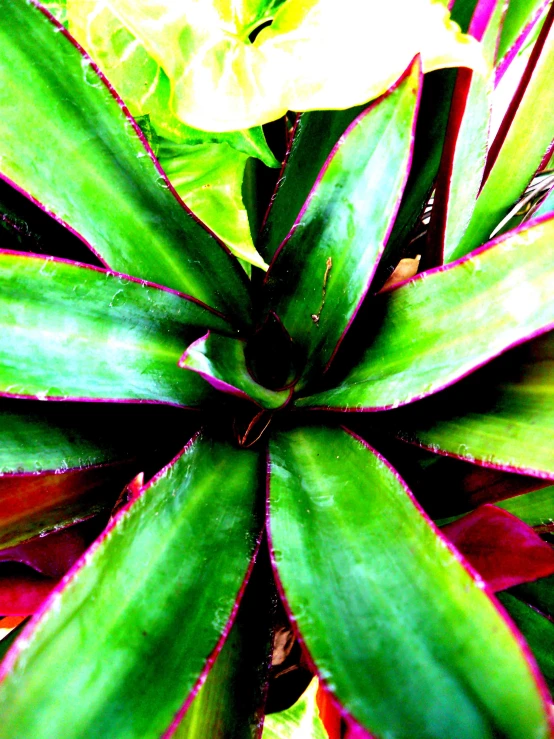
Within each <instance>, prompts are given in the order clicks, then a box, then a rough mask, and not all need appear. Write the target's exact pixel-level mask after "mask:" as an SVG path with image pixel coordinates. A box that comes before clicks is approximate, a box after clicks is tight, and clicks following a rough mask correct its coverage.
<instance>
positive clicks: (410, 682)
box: [269, 427, 550, 739]
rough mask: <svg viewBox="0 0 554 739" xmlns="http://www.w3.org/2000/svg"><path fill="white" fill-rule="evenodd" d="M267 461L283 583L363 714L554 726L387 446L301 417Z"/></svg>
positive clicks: (430, 731)
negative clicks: (379, 448)
mask: <svg viewBox="0 0 554 739" xmlns="http://www.w3.org/2000/svg"><path fill="white" fill-rule="evenodd" d="M330 450H332V453H330ZM269 471H270V482H269V486H270V531H271V540H272V547H273V555H274V559H275V566H276V570H277V573H278V576H279V579H280V582H281V586H282V589H283V592H284V594H285V597H286V600H287V602H288V606H289V608H290V611H291V613H292V616H293V618H294V620H295V623H296V626H297V628H298V630H299V632H300V634H301V636H302V638H303V640H304V642H305V645H306V647H307V649H308V651H309V653H310V655H311V657H312V658H313V660H314V662H315V664H316V666H317V668H318V670H319V673H320V675H321V677H322V679H324V680H325V683H326V685H327V687H328V688H329V689H330V690H331V692H332V693H333V694H334V695H335V696H336V698H337V699H338V700H339V701H340V702H341V704H342V705H343V706H344V708H345V709H346V710H347V711H348V712H349V713H350V714H351V715H352V716H353V717H354V718H355V719H356V721H358V722H359V723H361V724H362V725H363V726H364V727H365V728H366V729H368V730H369V731H371V732H373V733H376V734H377V735H381V736H386V737H390V739H400V738H402V739H413V737H415V736H417V737H419V738H420V739H425V738H427V737H433V738H436V737H454V736H460V737H462V736H463V737H464V739H477V738H479V739H485V738H486V739H491V738H492V737H493V736H503V737H506V739H515V738H516V737H517V738H518V739H529V737H531V736H533V737H545V738H546V737H548V736H550V733H549V728H548V714H547V706H546V704H545V702H544V696H543V695H541V692H540V689H541V687H542V685H541V684H540V683H539V684H537V682H536V675H534V674H533V667H532V665H531V664H529V663H528V661H527V659H526V657H525V655H524V653H523V651H522V645H521V643H520V642H519V641H518V638H517V636H516V635H515V634H514V633H513V631H512V629H511V628H510V626H509V625H508V623H507V622H506V621H504V619H503V618H502V615H501V614H500V613H499V612H498V610H497V608H496V607H495V604H494V601H493V600H492V599H491V598H490V597H489V596H488V595H487V594H486V593H485V592H483V589H482V586H483V584H482V582H479V581H476V580H474V579H473V577H472V575H471V574H470V573H469V572H468V571H467V570H466V569H465V567H464V566H463V564H462V563H461V562H460V561H459V559H458V558H457V557H456V555H455V553H454V552H453V551H452V550H451V549H450V548H449V547H448V545H447V544H446V543H445V541H444V540H443V539H442V538H440V535H439V534H438V532H437V531H436V530H435V529H433V528H432V527H431V526H430V524H429V522H428V520H426V519H425V517H424V515H423V514H422V512H421V510H420V509H418V508H417V506H416V505H415V504H414V501H413V499H412V498H411V495H410V493H409V491H408V490H407V489H406V487H405V486H404V485H403V483H402V481H401V480H400V478H399V477H398V476H397V475H396V474H395V472H394V471H393V470H392V468H391V467H390V466H389V465H388V464H387V463H386V462H385V461H384V460H383V458H382V457H380V456H379V455H377V453H375V452H374V451H373V450H372V449H371V448H369V447H367V445H365V444H364V443H363V442H362V441H361V440H360V439H359V438H358V437H355V436H353V435H351V434H350V433H345V432H344V431H341V430H337V429H325V428H320V427H311V428H298V429H296V430H294V431H290V432H288V433H279V434H277V435H275V436H273V437H272V439H271V442H270V470H269ZM337 624H340V628H337ZM384 634H386V637H384Z"/></svg>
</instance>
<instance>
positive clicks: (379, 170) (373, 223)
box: [266, 60, 421, 384]
mask: <svg viewBox="0 0 554 739" xmlns="http://www.w3.org/2000/svg"><path fill="white" fill-rule="evenodd" d="M420 84H421V71H420V65H419V60H415V61H414V63H413V64H412V65H410V67H409V68H408V70H407V71H406V72H405V74H404V75H403V76H402V77H401V78H400V80H399V81H398V83H397V84H396V85H395V86H394V87H393V88H392V89H391V90H390V91H389V92H388V93H387V95H385V96H384V97H383V98H381V99H379V100H378V101H377V102H376V103H375V104H374V105H372V106H370V107H369V108H368V109H366V110H365V111H364V112H363V113H361V114H360V115H359V116H358V118H356V119H355V120H354V122H353V123H352V124H351V125H350V127H349V128H348V129H347V131H346V132H345V134H344V135H343V136H342V137H341V138H340V139H339V141H338V143H337V145H336V146H335V147H334V149H333V150H332V152H331V154H330V156H329V158H328V160H327V162H326V163H325V165H324V167H323V169H322V170H321V172H320V174H319V176H318V178H317V181H316V183H315V185H314V187H313V189H312V191H311V193H310V195H309V196H308V199H307V200H306V202H305V204H304V206H303V208H302V210H301V212H300V213H299V215H298V217H297V219H296V221H295V223H294V225H293V227H292V229H291V231H290V233H289V235H288V236H287V238H286V239H285V240H284V242H283V243H282V245H281V247H280V248H279V250H278V251H277V252H276V254H275V256H274V259H273V261H272V263H271V266H270V269H269V272H268V274H267V276H266V287H267V299H266V300H267V307H268V309H270V310H273V311H274V312H275V313H276V314H277V315H278V317H279V318H280V320H281V321H282V323H283V325H284V327H285V329H286V330H287V331H288V333H289V334H290V336H291V338H292V339H293V341H294V342H295V344H296V346H297V347H298V350H299V353H300V357H299V362H300V363H301V367H302V369H301V373H302V378H301V382H303V383H304V384H305V383H306V381H307V380H309V379H310V378H312V377H313V375H314V373H318V372H321V370H322V369H323V368H324V367H325V366H326V365H328V364H329V362H330V361H331V359H332V357H333V355H334V353H335V351H336V348H337V346H338V344H339V343H340V341H341V340H342V337H343V335H344V333H345V331H346V329H347V328H348V326H349V325H350V323H351V321H352V320H353V318H354V316H355V314H356V312H357V310H358V308H359V306H360V304H361V301H362V300H363V298H364V296H365V294H366V292H367V290H368V287H369V284H370V282H371V278H372V277H373V274H374V273H375V269H376V264H377V261H378V259H379V256H380V254H381V253H382V250H383V248H384V245H385V243H386V240H387V237H388V234H389V233H390V228H391V221H392V220H393V218H394V215H395V213H396V211H397V208H398V203H399V200H400V197H401V195H402V191H403V187H404V185H405V183H406V178H407V172H408V170H409V165H410V156H411V147H412V140H413V126H414V120H415V115H416V110H417V103H418V98H419V89H420ZM362 152H364V153H363V154H362Z"/></svg>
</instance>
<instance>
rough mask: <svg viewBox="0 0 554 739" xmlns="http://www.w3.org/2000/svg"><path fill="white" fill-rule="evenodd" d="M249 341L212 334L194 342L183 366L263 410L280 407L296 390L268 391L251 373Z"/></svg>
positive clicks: (213, 385) (219, 388)
mask: <svg viewBox="0 0 554 739" xmlns="http://www.w3.org/2000/svg"><path fill="white" fill-rule="evenodd" d="M245 347H246V345H245V342H244V341H241V340H240V339H233V338H229V337H226V336H220V335H218V334H216V333H213V334H212V333H208V334H206V336H202V337H201V338H200V339H197V340H196V341H195V342H193V343H192V344H191V345H190V346H189V347H188V349H187V350H186V352H185V353H184V354H183V356H182V357H181V359H180V360H179V367H183V369H187V370H191V371H192V372H196V373H197V374H199V375H200V377H203V378H204V379H205V380H206V382H208V383H209V384H210V385H211V386H212V387H214V388H215V389H216V390H220V391H222V392H224V393H230V394H231V395H235V396H237V397H239V398H243V399H245V400H252V401H254V402H255V403H257V404H258V405H260V406H262V407H263V408H273V409H274V408H280V407H281V406H283V405H285V404H286V403H287V401H288V400H289V398H290V396H291V394H292V390H290V389H288V390H268V389H267V388H265V387H264V386H263V385H260V384H259V383H258V382H256V380H255V379H254V378H253V377H252V375H251V374H250V371H249V369H248V365H247V362H246V357H245Z"/></svg>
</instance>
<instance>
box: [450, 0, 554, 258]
mask: <svg viewBox="0 0 554 739" xmlns="http://www.w3.org/2000/svg"><path fill="white" fill-rule="evenodd" d="M553 23H554V9H552V8H551V10H550V12H549V15H548V18H547V19H546V21H545V23H544V26H543V28H542V31H541V34H540V37H539V39H538V40H537V42H536V44H535V47H534V49H533V52H532V54H531V58H530V60H529V64H528V66H527V69H526V71H525V74H524V75H523V78H522V81H521V83H520V86H519V88H518V91H517V92H516V95H515V97H514V99H513V101H512V103H511V105H510V108H509V109H508V112H507V114H506V117H505V119H504V121H503V123H502V126H501V128H500V130H499V132H498V134H497V136H496V138H495V140H494V142H493V144H492V147H491V149H490V151H489V155H488V160H487V171H486V173H485V180H484V184H483V186H482V189H481V192H480V193H479V197H478V198H477V202H476V204H475V209H474V211H473V215H472V217H471V220H470V221H469V224H468V225H467V228H466V230H465V232H464V235H463V238H462V239H461V241H460V242H459V244H458V246H457V247H456V248H455V249H454V251H453V252H452V253H451V255H450V258H451V259H452V260H454V259H458V258H460V257H461V256H463V255H464V254H467V253H469V252H470V251H471V250H472V249H475V248H476V247H477V246H479V245H481V244H483V243H484V242H485V241H487V240H488V239H489V238H490V236H491V234H492V232H493V230H494V229H495V228H496V226H498V224H499V223H500V221H501V220H502V218H503V217H504V216H505V215H506V214H507V213H508V211H509V210H510V208H511V207H512V206H513V205H514V204H515V203H516V202H517V200H518V198H519V197H520V196H521V193H522V192H523V191H524V190H525V188H526V187H527V185H528V184H529V182H530V181H531V179H532V178H533V175H534V174H535V172H536V170H537V169H538V167H539V165H540V163H541V160H542V158H543V156H544V154H545V151H546V149H547V147H548V146H549V144H550V143H551V141H552V115H553V112H554V92H553V91H552V84H551V77H552V68H553V65H554V25H553Z"/></svg>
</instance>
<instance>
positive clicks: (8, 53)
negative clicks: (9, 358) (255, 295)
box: [0, 0, 249, 322]
mask: <svg viewBox="0 0 554 739" xmlns="http://www.w3.org/2000/svg"><path fill="white" fill-rule="evenodd" d="M0 11H1V13H2V18H3V23H2V29H0V34H1V36H0V45H1V48H2V53H1V54H0V105H1V107H2V111H3V114H2V118H1V121H0V158H1V161H0V172H1V173H2V175H3V176H4V177H7V178H9V179H10V180H11V181H13V182H15V183H16V185H17V186H18V187H20V188H21V189H23V190H24V191H25V192H27V193H28V194H29V195H30V196H32V197H33V198H35V199H37V200H38V201H39V202H40V203H41V204H42V206H43V207H44V208H45V209H46V210H48V211H50V212H52V213H54V214H55V215H56V217H57V218H60V219H61V220H63V221H64V222H65V223H67V224H68V225H69V226H70V227H71V228H72V229H74V230H76V231H77V232H78V233H79V234H80V235H81V236H82V238H83V239H84V240H85V241H86V242H87V243H88V244H90V246H91V247H92V248H93V249H94V250H95V252H97V253H98V254H99V255H100V257H101V259H103V260H104V262H105V263H107V264H108V265H109V266H110V267H111V268H112V269H116V270H120V271H125V272H128V273H130V274H133V275H135V276H137V277H140V278H143V279H148V280H152V281H154V282H158V283H162V284H167V285H168V286H169V287H171V288H174V289H177V290H181V291H184V292H187V293H189V294H191V295H193V296H194V297H196V298H198V299H200V300H203V301H204V302H206V303H208V304H209V305H211V306H212V307H214V308H216V309H219V310H223V311H224V312H228V313H229V314H230V315H232V316H234V317H236V320H237V321H238V322H241V321H242V322H248V310H249V298H248V293H247V290H246V281H245V279H244V275H243V273H242V270H241V269H240V267H239V265H238V263H236V260H233V259H232V258H230V257H229V255H228V254H226V253H225V251H224V249H223V248H222V246H221V245H220V244H219V243H218V242H217V241H216V240H215V239H214V238H213V236H211V235H210V234H209V233H208V232H207V231H206V230H204V229H203V228H202V227H201V226H200V225H199V224H198V223H197V222H196V221H195V219H194V218H193V217H192V216H191V215H190V213H188V212H187V211H186V210H185V209H184V208H183V205H182V203H180V202H179V201H178V200H177V198H176V197H175V195H174V193H172V192H171V191H170V189H168V183H167V179H166V178H165V176H164V175H163V174H162V172H161V170H160V169H159V165H156V163H155V162H153V161H152V159H151V158H150V155H149V153H148V151H147V150H146V148H145V147H144V144H143V142H142V141H141V139H140V138H139V136H138V134H137V131H138V127H137V126H136V124H135V123H134V122H133V121H132V120H131V119H130V118H129V116H128V114H127V113H126V111H125V109H124V108H123V106H122V103H121V101H120V100H118V99H116V98H115V97H114V94H113V90H111V89H110V88H109V87H108V86H107V84H106V83H105V80H103V79H102V78H101V77H100V76H99V74H98V73H97V71H96V69H95V68H94V66H93V64H92V62H91V60H90V58H88V57H86V56H83V53H82V51H81V50H79V49H78V48H76V46H75V45H74V42H72V40H71V39H70V38H67V37H66V35H65V32H64V31H60V29H59V28H58V27H56V26H55V25H54V23H53V22H52V21H51V20H50V19H49V18H47V17H46V16H45V15H44V14H43V13H42V12H41V11H40V10H39V9H37V8H36V7H34V6H33V5H32V4H28V3H25V2H21V3H20V2H17V3H13V2H8V1H7V0H4V2H2V4H1V5H0ZM14 28H17V29H18V32H17V34H14V33H13V29H14ZM45 59H48V64H44V60H45ZM15 94H17V105H14V104H13V103H14V95H15Z"/></svg>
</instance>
